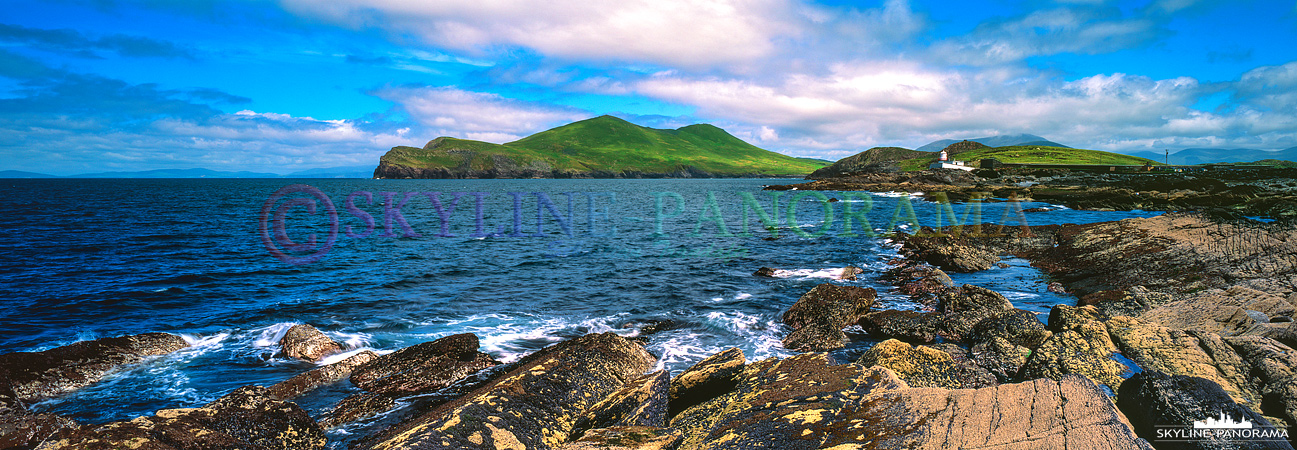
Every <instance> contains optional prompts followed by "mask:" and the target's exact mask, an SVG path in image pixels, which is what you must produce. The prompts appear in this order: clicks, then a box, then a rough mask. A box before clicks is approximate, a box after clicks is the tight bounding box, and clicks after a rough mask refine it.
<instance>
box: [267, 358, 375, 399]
mask: <svg viewBox="0 0 1297 450" xmlns="http://www.w3.org/2000/svg"><path fill="white" fill-rule="evenodd" d="M375 358H378V354H377V353H374V352H371V351H369V350H366V351H363V352H360V353H357V354H355V355H352V356H350V357H348V358H347V359H344V360H342V361H338V362H336V363H333V364H329V365H327V366H324V367H321V368H318V369H314V370H311V371H308V372H303V373H301V374H298V375H297V376H294V377H292V378H289V379H287V380H284V381H281V382H279V383H277V384H275V385H274V386H271V387H270V391H269V392H267V395H268V396H270V398H272V399H275V400H291V399H293V398H296V397H298V396H300V395H302V394H305V393H307V392H310V391H313V390H315V389H317V388H319V387H321V386H325V385H329V384H333V383H337V382H339V381H342V380H344V379H346V378H347V377H348V376H350V375H351V371H352V370H353V369H355V368H356V367H358V366H360V365H362V364H365V363H367V362H370V361H372V360H374V359H375Z"/></svg>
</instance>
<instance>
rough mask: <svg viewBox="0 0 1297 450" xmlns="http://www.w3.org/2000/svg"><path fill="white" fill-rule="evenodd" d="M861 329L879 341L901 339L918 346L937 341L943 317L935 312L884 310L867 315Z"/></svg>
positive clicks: (862, 319)
mask: <svg viewBox="0 0 1297 450" xmlns="http://www.w3.org/2000/svg"><path fill="white" fill-rule="evenodd" d="M859 324H860V327H861V328H862V329H864V330H865V332H866V333H868V334H869V335H870V336H871V337H874V338H877V339H900V340H902V341H905V342H910V343H916V344H930V343H933V342H936V341H937V333H938V332H939V331H940V329H941V326H942V315H941V314H939V313H935V312H918V311H898V310H892V309H888V310H884V311H874V312H870V313H868V314H865V317H863V318H861V319H860V322H859Z"/></svg>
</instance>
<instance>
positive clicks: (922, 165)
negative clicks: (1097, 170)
mask: <svg viewBox="0 0 1297 450" xmlns="http://www.w3.org/2000/svg"><path fill="white" fill-rule="evenodd" d="M956 156H957V159H959V160H961V161H967V162H968V163H969V164H976V163H977V161H981V160H983V159H987V158H995V159H998V160H1000V162H1002V163H1009V164H1096V165H1104V164H1110V165H1115V166H1142V165H1144V164H1152V165H1162V163H1159V162H1157V161H1153V160H1151V159H1145V158H1140V157H1138V156H1130V155H1123V154H1120V153H1111V152H1104V151H1099V150H1083V149H1078V148H1066V147H1045V146H1035V145H1015V146H1010V147H995V148H982V149H977V150H969V151H965V152H962V153H958V154H957V155H956ZM951 159H956V157H952V158H951ZM936 160H937V154H936V153H928V154H927V156H923V157H918V158H911V159H907V160H905V161H901V162H900V166H901V169H903V170H923V169H926V168H928V164H931V163H932V162H934V161H936Z"/></svg>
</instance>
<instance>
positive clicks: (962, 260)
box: [902, 235, 1000, 273]
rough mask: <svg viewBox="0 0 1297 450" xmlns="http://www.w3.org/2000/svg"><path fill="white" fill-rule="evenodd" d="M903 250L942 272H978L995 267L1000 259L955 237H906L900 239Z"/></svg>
mask: <svg viewBox="0 0 1297 450" xmlns="http://www.w3.org/2000/svg"><path fill="white" fill-rule="evenodd" d="M902 241H903V242H902V244H903V245H904V248H905V250H907V251H908V252H910V253H911V255H912V257H913V258H914V259H916V260H919V261H923V262H926V263H928V264H932V265H934V266H937V267H940V268H942V269H943V270H953V271H956V272H965V273H967V272H979V271H982V270H986V269H990V268H992V267H995V263H996V262H999V261H1000V257H999V256H996V255H995V254H993V253H990V252H988V251H986V250H982V249H981V248H978V247H974V246H971V245H969V244H968V242H967V240H966V239H964V238H962V237H955V236H919V235H913V236H906V237H904V238H903V239H902Z"/></svg>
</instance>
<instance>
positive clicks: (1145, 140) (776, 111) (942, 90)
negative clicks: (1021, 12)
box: [635, 63, 1297, 157]
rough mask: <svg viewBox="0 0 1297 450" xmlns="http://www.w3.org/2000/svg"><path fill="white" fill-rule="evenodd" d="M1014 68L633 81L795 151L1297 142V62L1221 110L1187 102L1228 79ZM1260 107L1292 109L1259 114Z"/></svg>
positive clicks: (1265, 76) (874, 69)
mask: <svg viewBox="0 0 1297 450" xmlns="http://www.w3.org/2000/svg"><path fill="white" fill-rule="evenodd" d="M1011 74H1012V73H1010V72H995V71H956V70H934V69H929V68H925V67H923V66H918V65H905V64H890V65H889V64H882V63H880V64H858V65H840V66H838V67H837V68H835V70H834V71H832V72H831V73H828V74H824V75H818V76H817V75H809V74H793V75H789V76H787V77H785V78H783V79H782V80H779V81H777V82H773V83H768V84H762V83H757V82H754V81H753V80H747V79H739V78H726V79H723V78H715V77H690V76H687V75H682V74H679V73H675V72H664V73H661V74H658V75H657V76H654V77H652V78H650V79H646V80H644V81H642V82H640V83H639V84H637V85H636V86H635V89H636V91H637V92H639V93H641V94H643V95H647V96H652V97H656V98H662V99H666V100H670V101H672V102H678V103H685V104H690V105H694V106H696V107H697V108H698V109H699V113H700V114H701V115H704V116H709V117H715V118H720V119H723V120H729V121H733V122H735V123H738V124H746V125H741V126H740V127H739V128H740V129H743V128H744V126H746V127H747V130H746V131H744V132H745V133H747V134H748V135H750V136H751V137H753V138H755V139H756V140H758V141H760V142H761V143H762V144H763V145H766V146H767V147H770V148H776V149H784V150H787V151H789V152H791V153H795V154H801V155H817V154H818V155H826V156H839V157H840V156H845V155H846V154H851V153H854V152H855V151H860V150H863V149H864V148H868V147H871V146H877V145H901V146H906V147H910V148H913V147H916V146H919V145H922V144H926V143H927V142H930V141H933V140H938V139H947V138H970V137H975V136H983V135H994V134H1016V133H1034V134H1039V135H1043V136H1046V137H1048V138H1051V139H1054V140H1056V141H1060V142H1063V143H1067V144H1071V145H1075V146H1082V147H1088V148H1099V149H1110V150H1134V149H1140V148H1153V147H1154V146H1164V145H1173V146H1194V145H1213V146H1214V145H1244V144H1249V145H1256V144H1266V143H1282V142H1293V141H1294V140H1297V123H1294V122H1293V120H1292V118H1293V111H1292V108H1293V106H1292V105H1294V104H1297V98H1292V95H1293V94H1290V93H1291V92H1297V89H1294V87H1297V63H1292V64H1289V65H1285V66H1279V67H1272V68H1263V69H1258V70H1255V71H1252V72H1249V73H1248V74H1247V75H1245V76H1244V77H1243V79H1242V80H1240V81H1239V82H1238V87H1237V89H1238V90H1239V92H1248V93H1253V94H1254V95H1253V96H1252V97H1250V101H1251V102H1252V103H1253V104H1255V105H1256V106H1255V107H1251V106H1247V107H1243V108H1239V109H1237V110H1234V111H1230V112H1223V113H1209V112H1204V111H1199V110H1197V109H1194V108H1193V107H1192V106H1193V105H1194V104H1195V103H1196V102H1197V101H1198V100H1199V99H1200V98H1202V97H1203V96H1206V95H1211V94H1214V93H1216V92H1220V91H1221V90H1222V89H1229V88H1230V87H1229V86H1219V85H1203V84H1201V83H1199V82H1198V81H1197V80H1195V79H1193V78H1189V77H1178V78H1170V79H1162V80H1155V79H1152V78H1148V77H1143V76H1131V75H1125V74H1100V75H1094V76H1090V77H1085V78H1082V79H1078V80H1074V81H1063V80H1059V79H1054V78H1048V77H1040V76H1037V77H1014V76H1011ZM1263 107H1264V108H1270V109H1271V110H1277V108H1286V111H1287V113H1286V114H1282V115H1279V114H1262V113H1261V112H1260V111H1261V109H1260V108H1263ZM764 130H771V132H770V133H766V132H765V131H764ZM841 149H851V150H852V151H842V150H841Z"/></svg>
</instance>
